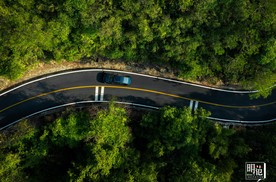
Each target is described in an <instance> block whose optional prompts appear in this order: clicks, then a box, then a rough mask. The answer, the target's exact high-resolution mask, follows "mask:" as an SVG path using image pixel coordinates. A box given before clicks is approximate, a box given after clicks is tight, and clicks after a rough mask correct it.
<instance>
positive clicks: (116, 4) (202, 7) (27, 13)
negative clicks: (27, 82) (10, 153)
mask: <svg viewBox="0 0 276 182" xmlns="http://www.w3.org/2000/svg"><path fill="white" fill-rule="evenodd" d="M275 12H276V4H275V1H274V0H263V1H259V0H220V1H216V0H202V1H194V0H178V1H175V0H166V1H165V0H134V1H130V0H97V1H95V0H1V1H0V25H1V26H0V75H5V76H7V77H9V78H12V79H16V78H18V77H20V76H21V75H22V74H23V73H24V72H25V71H26V70H28V68H30V66H31V65H33V64H34V63H36V62H38V61H47V60H50V59H54V60H57V61H58V60H61V59H66V60H68V61H72V60H77V59H81V58H97V57H106V58H109V59H122V60H126V61H135V62H141V61H145V62H151V63H153V64H155V63H156V64H159V65H164V67H165V66H166V65H168V64H169V65H172V66H173V67H175V68H177V69H178V74H179V75H178V76H179V77H182V78H189V79H199V80H200V79H204V80H209V81H214V82H216V81H218V80H222V81H223V82H224V83H225V84H228V83H239V84H242V85H244V86H246V87H251V88H254V89H260V90H261V91H262V92H261V93H262V94H263V96H266V95H267V94H268V93H269V92H268V91H267V90H265V88H268V87H270V86H272V85H273V84H274V83H275V81H276V73H275V70H276V37H275V36H276V14H275Z"/></svg>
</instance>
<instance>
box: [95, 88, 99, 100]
mask: <svg viewBox="0 0 276 182" xmlns="http://www.w3.org/2000/svg"><path fill="white" fill-rule="evenodd" d="M98 99H99V87H96V88H95V101H98Z"/></svg>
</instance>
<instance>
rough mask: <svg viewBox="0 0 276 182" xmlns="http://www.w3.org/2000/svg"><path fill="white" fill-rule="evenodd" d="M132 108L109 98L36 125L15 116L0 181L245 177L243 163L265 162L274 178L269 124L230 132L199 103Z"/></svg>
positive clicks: (3, 141) (3, 139)
mask: <svg viewBox="0 0 276 182" xmlns="http://www.w3.org/2000/svg"><path fill="white" fill-rule="evenodd" d="M131 113H132V114H131ZM142 113H143V114H142ZM137 114H138V115H137ZM137 114H133V112H129V110H128V112H127V111H126V109H124V108H121V107H119V106H116V105H114V104H113V103H111V104H110V106H109V108H107V109H100V110H99V111H98V112H96V113H95V112H92V113H91V112H88V111H82V112H72V111H69V112H68V113H67V114H66V113H65V114H63V116H62V117H59V118H58V119H56V120H55V121H54V122H50V123H49V121H48V124H45V125H44V126H40V127H34V126H33V125H31V124H30V122H20V123H19V124H18V126H17V129H16V130H13V131H14V132H13V133H10V134H9V135H5V132H2V133H1V134H0V179H1V181H3V182H4V181H7V182H10V181H118V182H121V181H141V182H145V181H191V182H193V181H195V182H198V181H205V182H207V181H217V182H221V181H225V182H226V181H244V171H245V168H244V165H245V162H248V161H262V162H266V163H267V172H268V174H267V176H268V179H269V181H275V179H276V175H275V174H276V170H275V169H276V168H275V163H276V158H275V152H276V147H275V146H276V143H275V142H276V140H275V129H276V127H275V125H271V126H269V127H263V128H262V127H261V128H260V127H259V128H258V130H257V131H256V130H252V129H250V130H248V131H243V130H241V131H238V132H237V131H235V130H233V129H225V128H223V127H222V126H220V125H219V124H217V123H213V122H211V121H209V120H208V119H206V116H208V113H207V112H206V111H204V110H202V109H199V110H197V111H196V112H195V114H192V113H191V110H190V109H189V108H179V109H177V108H174V107H165V108H162V109H161V110H160V111H158V112H147V113H145V112H141V111H137ZM264 141H265V142H264Z"/></svg>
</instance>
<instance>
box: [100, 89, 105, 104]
mask: <svg viewBox="0 0 276 182" xmlns="http://www.w3.org/2000/svg"><path fill="white" fill-rule="evenodd" d="M103 99H104V87H101V98H100V101H103Z"/></svg>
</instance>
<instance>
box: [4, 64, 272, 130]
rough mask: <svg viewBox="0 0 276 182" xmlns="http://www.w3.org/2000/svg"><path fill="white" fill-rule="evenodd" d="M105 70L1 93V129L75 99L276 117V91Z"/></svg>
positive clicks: (231, 118) (230, 117) (246, 119)
mask: <svg viewBox="0 0 276 182" xmlns="http://www.w3.org/2000/svg"><path fill="white" fill-rule="evenodd" d="M102 71H103V70H102V69H85V70H75V71H69V72H63V73H58V74H53V75H49V76H45V77H42V78H39V79H36V80H32V81H29V82H26V83H24V84H21V85H19V86H17V87H14V88H12V89H10V90H8V91H5V92H2V93H0V129H3V128H5V127H6V126H9V125H10V124H11V123H14V122H15V121H19V120H20V119H22V118H25V117H27V116H32V115H34V113H39V112H41V111H46V110H47V109H51V108H55V107H58V106H66V104H68V103H76V102H83V103H85V102H92V101H93V102H94V101H95V102H102V101H109V100H110V99H111V98H112V97H114V96H115V97H116V99H117V101H119V102H124V103H135V104H138V105H139V104H141V105H146V106H151V107H153V108H158V107H162V106H165V105H173V106H178V107H182V106H188V107H190V108H191V109H192V110H196V109H197V108H200V107H202V108H204V109H206V110H208V111H211V113H212V115H211V116H210V118H211V119H213V120H218V121H226V122H233V123H245V124H257V123H263V122H272V121H276V91H275V89H274V90H273V91H272V94H271V96H269V97H268V98H267V99H256V100H250V99H249V96H248V95H249V93H251V91H231V90H222V89H217V88H210V87H206V86H201V85H196V84H191V83H186V82H181V81H176V80H170V79H165V78H159V77H154V76H149V75H142V74H138V73H130V72H124V71H116V70H104V71H105V72H115V73H118V72H119V74H121V75H130V76H131V77H132V85H131V86H128V87H125V86H117V85H108V84H103V83H101V82H99V81H98V80H99V79H97V76H99V74H100V73H101V72H102ZM253 92H256V91H253Z"/></svg>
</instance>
